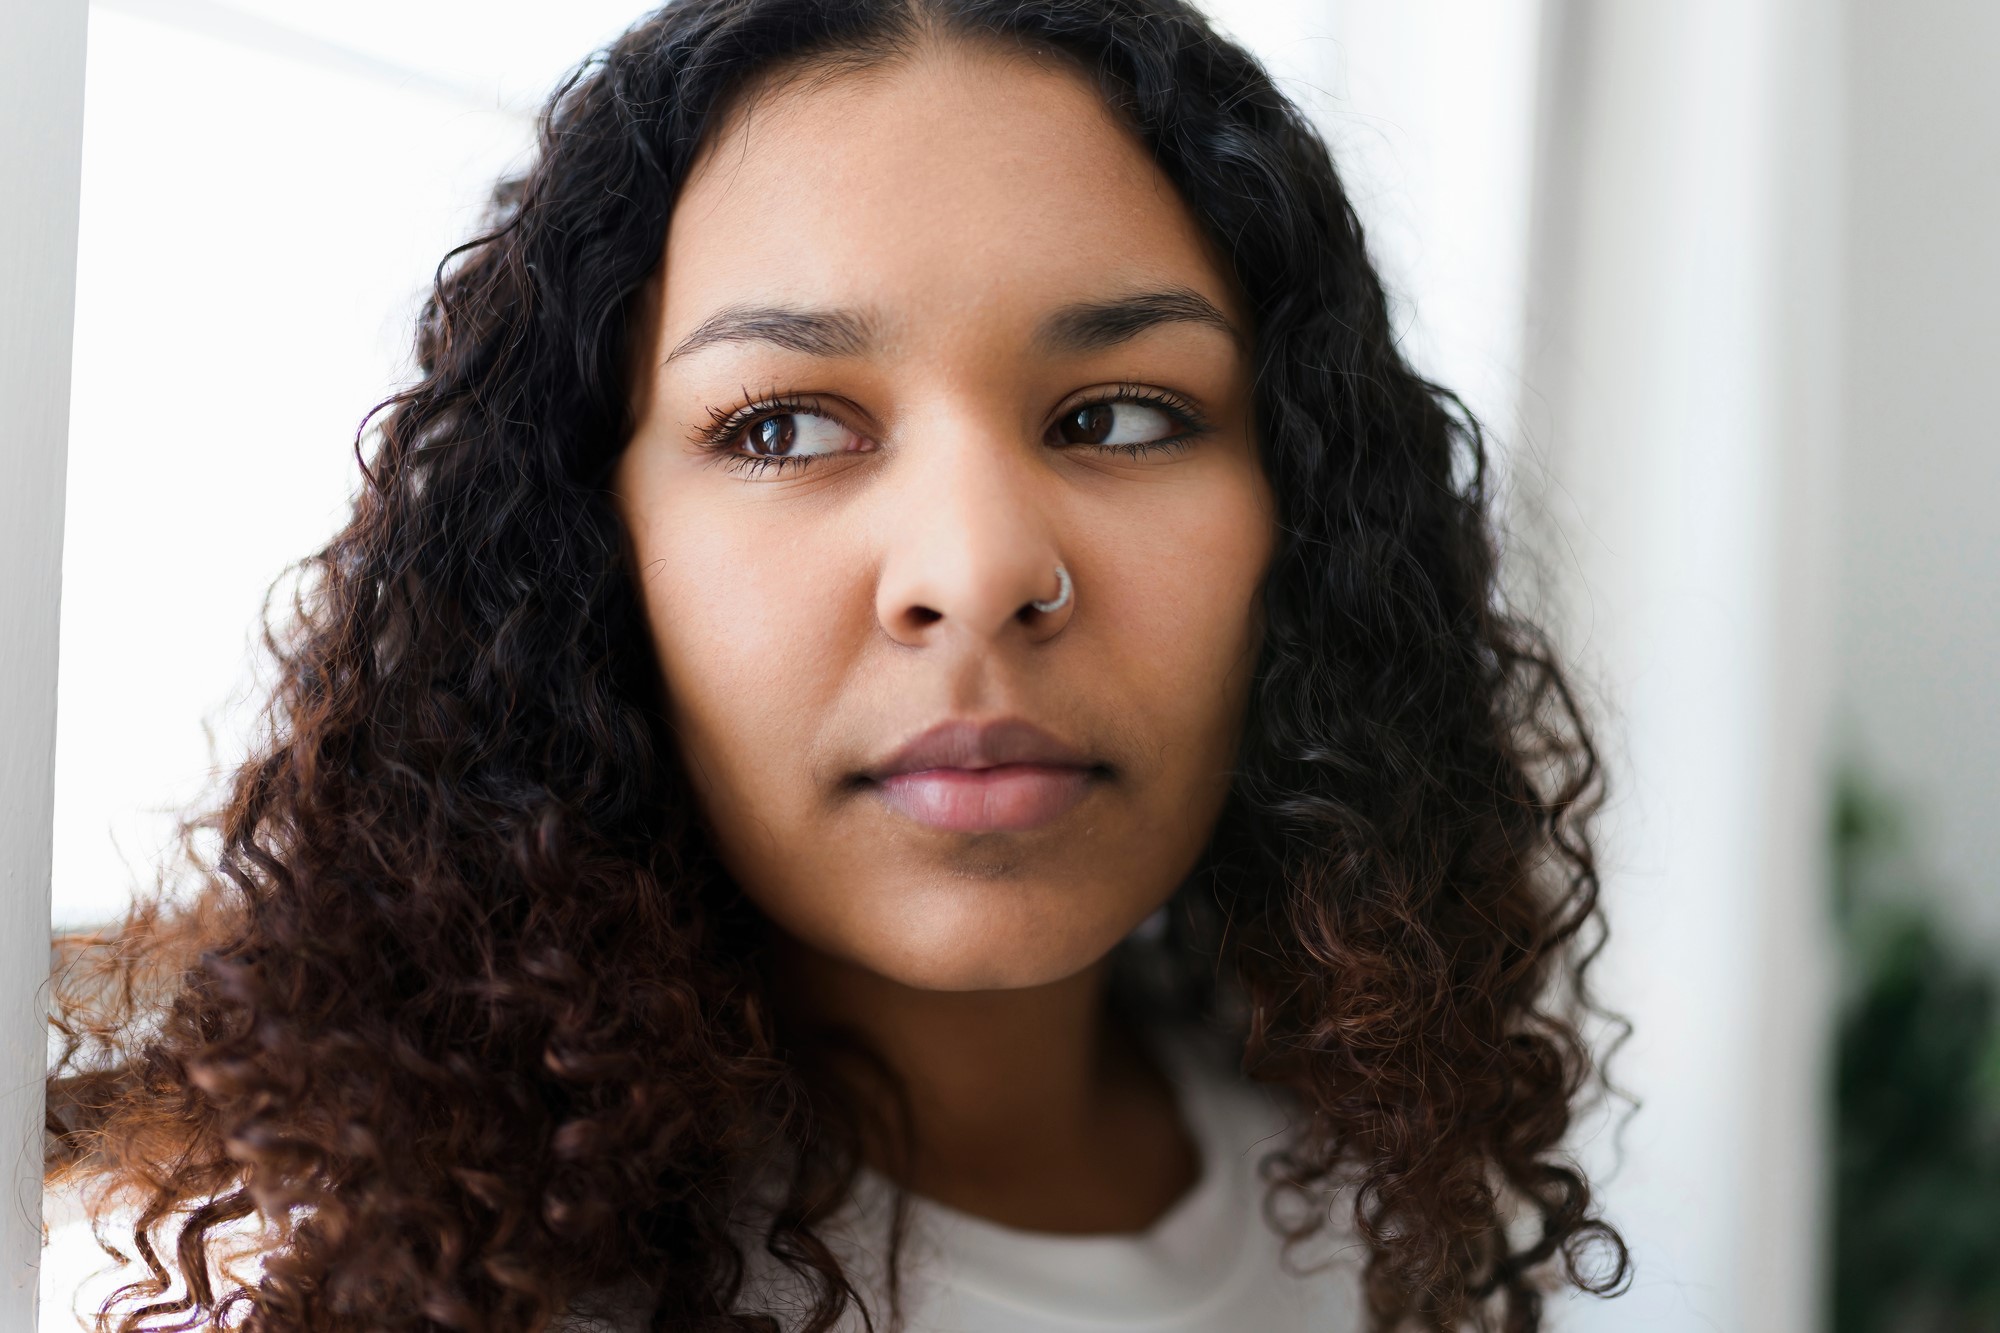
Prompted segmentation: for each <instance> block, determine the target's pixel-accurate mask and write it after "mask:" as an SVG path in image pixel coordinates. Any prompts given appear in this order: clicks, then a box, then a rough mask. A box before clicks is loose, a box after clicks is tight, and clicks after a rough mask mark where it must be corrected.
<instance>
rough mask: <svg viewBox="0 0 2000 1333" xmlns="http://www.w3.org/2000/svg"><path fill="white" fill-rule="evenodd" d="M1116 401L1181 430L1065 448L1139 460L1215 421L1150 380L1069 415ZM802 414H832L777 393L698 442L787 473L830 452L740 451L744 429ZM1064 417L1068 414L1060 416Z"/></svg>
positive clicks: (718, 421) (735, 413)
mask: <svg viewBox="0 0 2000 1333" xmlns="http://www.w3.org/2000/svg"><path fill="white" fill-rule="evenodd" d="M1111 403H1138V404H1141V405H1142V406H1145V407H1154V408H1158V409H1159V410H1160V411H1162V412H1165V413H1166V414H1167V415H1168V416H1169V417H1171V418H1172V419H1173V421H1174V424H1175V425H1176V426H1177V427H1178V428H1179V433H1178V434H1175V435H1169V436H1167V437H1166V438H1165V439H1162V440H1144V441H1141V442H1140V443H1138V444H1106V445H1095V446H1090V445H1066V446H1064V447H1065V448H1071V449H1076V448H1097V449H1100V450H1102V451H1104V452H1106V453H1114V454H1126V455H1128V456H1130V457H1133V458H1139V457H1143V456H1144V455H1146V454H1150V453H1154V452H1156V451H1160V452H1165V451H1170V450H1175V449H1185V448H1186V447H1187V446H1188V445H1190V444H1192V443H1193V442H1194V441H1195V440H1196V439H1198V438H1200V437H1201V436H1202V435H1204V434H1206V433H1207V432H1208V430H1209V424H1208V420H1207V418H1206V417H1204V416H1203V415H1202V414H1201V411H1200V409H1198V408H1197V407H1196V406H1195V405H1194V404H1193V403H1191V402H1189V401H1188V400H1187V399H1185V398H1183V397H1181V396H1180V395H1179V394H1175V393H1169V392H1167V391H1166V390H1164V389H1156V388H1153V387H1151V386H1149V385H1144V384H1119V385H1116V386H1115V387H1114V388H1113V389H1112V391H1111V392H1110V393H1107V394H1101V395H1099V396H1098V397H1095V398H1090V399H1086V400H1085V401H1083V402H1080V403H1076V404H1075V405H1073V406H1071V407H1070V408H1068V409H1067V410H1066V411H1065V412H1064V413H1063V416H1064V417H1067V416H1071V415H1074V414H1075V413H1077V412H1081V411H1082V410H1083V409H1084V408H1086V407H1101V406H1105V405H1108V404H1111ZM792 413H801V414H805V415H809V416H826V415H827V413H826V412H825V411H824V410H823V409H822V408H821V407H820V405H819V403H818V402H816V401H814V400H812V399H810V398H798V397H794V396H792V395H789V394H771V395H768V396H766V397H763V398H760V399H758V400H756V401H755V402H751V403H745V404H744V405H743V406H741V407H738V408H734V409H723V408H711V409H709V414H708V424H707V425H706V426H704V427H702V428H701V429H700V430H699V431H698V432H697V436H696V438H697V442H698V443H699V444H700V445H701V447H702V448H703V449H705V450H708V451H709V452H710V453H711V454H712V455H713V456H714V457H715V458H716V459H717V460H718V461H720V462H722V463H723V464H724V466H726V467H728V468H729V469H730V470H731V471H733V472H738V473H742V474H744V475H747V476H758V475H760V474H762V473H764V472H766V471H769V470H771V469H773V468H775V469H776V470H777V471H778V472H780V473H783V472H785V471H786V470H787V469H789V468H799V467H804V466H806V465H807V464H808V463H811V462H813V461H815V460H816V459H819V458H823V457H825V456H826V455H824V454H747V453H737V452H735V445H736V444H737V442H738V441H739V440H740V438H741V437H742V435H743V433H744V432H745V431H747V430H749V429H750V428H751V427H752V426H755V425H756V424H757V423H759V422H760V421H763V420H766V419H767V418H770V417H780V416H788V415H790V414H792ZM1057 419H1058V420H1061V419H1062V418H1060V417H1059V418H1057Z"/></svg>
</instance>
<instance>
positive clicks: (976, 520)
mask: <svg viewBox="0 0 2000 1333" xmlns="http://www.w3.org/2000/svg"><path fill="white" fill-rule="evenodd" d="M1042 447H1044V446H1042V445H1040V444H1039V443H1034V444H1029V445H1024V444H1023V443H1022V442H1021V441H1019V440H1016V439H1012V438H1008V437H1007V436H1006V434H1005V433H1004V432H1001V431H995V430H990V429H974V428H964V427H961V428H958V429H954V430H942V429H940V430H935V431H929V432H926V433H925V435H924V436H923V438H922V439H921V440H920V441H918V442H915V443H913V444H911V445H909V446H907V447H906V448H905V449H904V450H903V451H902V452H903V457H901V458H899V459H898V460H897V461H898V463H899V464H901V466H899V467H897V468H896V469H895V473H896V475H895V477H894V479H893V483H892V484H891V485H890V486H889V487H888V491H889V493H888V494H886V495H885V496H884V497H883V498H884V500H885V502H886V503H887V504H889V505H890V506H891V514H890V517H889V518H888V520H887V522H886V524H885V526H886V528H887V530H888V532H889V534H890V535H889V540H888V544H887V547H886V549H885V550H884V552H883V556H882V569H881V576H880V581H879V583H878V584H877V587H876V594H875V615H876V619H877V620H878V621H879V622H880V623H881V626H882V628H883V630H884V631H886V632H887V633H888V635H889V637H891V638H892V639H894V640H896V641H897V642H898V643H902V644H906V645H910V646H913V647H914V646H918V645H921V644H925V643H930V642H936V641H939V640H941V639H943V638H946V637H951V636H961V635H962V636H968V637H970V638H972V639H974V640H976V641H978V642H979V643H981V644H992V643H996V642H999V641H1003V640H1005V639H1008V638H1019V639H1020V640H1022V641H1024V642H1028V643H1038V642H1042V641H1045V640H1047V639H1049V638H1051V637H1053V636H1054V635H1056V634H1057V633H1059V632H1060V631H1061V630H1062V628H1063V626H1064V625H1066V624H1067V623H1068V622H1069V619H1070V613H1071V611H1072V610H1073V609H1074V608H1075V606H1076V603H1077V593H1076V590H1075V586H1074V585H1075V582H1076V579H1075V574H1076V571H1075V567H1074V565H1073V564H1071V563H1070V562H1068V561H1065V560H1064V557H1063V552H1062V550H1061V543H1060V542H1059V541H1058V539H1057V533H1056V530H1055V529H1056V526H1057V521H1056V520H1057V515H1056V513H1055V509H1056V505H1055V504H1054V503H1053V500H1054V488H1055V486H1056V485H1057V484H1058V479H1057V478H1056V477H1055V475H1054V474H1053V473H1052V471H1051V470H1050V469H1049V468H1048V467H1046V466H1045V465H1043V463H1042V462H1041V460H1040V459H1039V458H1037V457H1036V456H1035V453H1034V451H1035V450H1039V449H1041V448H1042ZM887 480H889V479H886V478H885V481H887ZM1059 564H1064V565H1067V566H1068V568H1069V574H1070V580H1069V582H1068V584H1067V585H1065V584H1064V583H1063V581H1062V580H1061V579H1060V576H1059V575H1058V574H1057V572H1056V566H1057V565H1059ZM1065 586H1068V587H1069V596H1068V598H1067V599H1066V600H1064V603H1063V605H1061V606H1059V607H1056V608H1055V609H1053V610H1047V611H1044V610H1040V609H1038V608H1036V607H1035V606H1034V605H1033V603H1035V602H1038V601H1039V602H1044V603H1047V602H1053V601H1056V600H1058V598H1059V595H1060V593H1061V591H1062V589H1063V588H1064V587H1065Z"/></svg>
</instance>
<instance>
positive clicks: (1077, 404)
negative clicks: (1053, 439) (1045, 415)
mask: <svg viewBox="0 0 2000 1333" xmlns="http://www.w3.org/2000/svg"><path fill="white" fill-rule="evenodd" d="M1100 403H1138V404H1141V405H1142V406H1145V407H1157V408H1159V409H1160V410H1162V411H1164V412H1167V413H1169V414H1170V415H1172V416H1174V417H1175V418H1176V419H1178V421H1179V422H1180V425H1181V432H1180V434H1178V435H1172V436H1169V437H1168V438H1167V439H1165V440H1159V441H1155V442H1153V444H1154V447H1158V446H1162V445H1167V444H1172V443H1174V442H1177V441H1185V440H1191V439H1194V438H1195V437H1196V436H1198V435H1205V434H1207V433H1208V432H1209V431H1210V430H1212V429H1213V426H1212V424H1211V423H1210V421H1209V419H1208V416H1207V414H1206V413H1204V412H1203V411H1202V410H1201V407H1200V406H1199V405H1198V404H1197V403H1196V402H1195V401H1194V400H1193V399H1192V398H1189V397H1188V396H1186V395H1185V394H1180V393H1175V392H1174V391H1173V390H1172V389H1163V388H1160V387H1159V386H1158V385H1154V384H1140V383H1138V382H1136V381H1133V380H1121V381H1119V382H1118V383H1115V384H1112V385H1109V386H1105V385H1100V386H1098V387H1096V388H1090V389H1083V390H1079V391H1078V392H1077V393H1075V394H1073V395H1071V396H1070V397H1069V398H1068V399H1066V400H1065V401H1064V403H1063V405H1062V406H1061V407H1059V408H1057V409H1056V411H1055V415H1054V416H1053V417H1051V418H1050V420H1049V424H1048V426H1047V427H1046V428H1045V429H1044V433H1045V434H1046V433H1047V431H1049V430H1054V429H1055V427H1056V424H1057V423H1058V422H1060V421H1061V420H1062V419H1063V418H1064V417H1066V416H1069V415H1070V414H1071V413H1072V412H1079V411H1082V410H1083V409H1084V408H1086V407H1095V406H1097V405H1098V404H1100ZM1068 447H1070V448H1076V447H1078V446H1075V445H1071V446H1068ZM1118 447H1119V446H1112V448H1113V450H1114V451H1116V450H1117V448H1118Z"/></svg>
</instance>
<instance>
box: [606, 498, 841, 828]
mask: <svg viewBox="0 0 2000 1333" xmlns="http://www.w3.org/2000/svg"><path fill="white" fill-rule="evenodd" d="M634 519H635V522H634V529H633V530H634V553H635V555H636V557H637V564H638V569H639V579H640V583H639V588H640V595H641V598H642V600H643V603H644V605H645V609H646V616H647V620H648V622H649V627H650V629H651V633H652V639H653V645H654V650H655V653H656V655H657V657H658V660H659V665H660V672H661V675H662V677H663V679H664V682H665V686H666V691H667V702H668V709H669V714H670V716H671V718H672V720H673V723H674V726H675V730H676V732H677V734H678V735H679V737H680V743H681V746H682V748H683V751H684V753H685V755H686V757H687V759H688V760H689V766H690V769H691V771H692V774H693V776H694V778H695V781H696V785H697V788H698V789H699V790H703V791H705V792H707V793H709V794H710V796H711V797H713V798H715V799H714V801H713V804H714V805H715V806H716V807H719V808H722V809H728V808H732V807H734V806H735V805H736V801H735V800H733V799H731V798H736V797H742V796H745V795H749V794H753V793H754V794H756V795H757V797H758V803H759V806H760V807H761V808H763V809H766V810H769V809H770V808H771V803H772V802H773V801H779V802H782V801H783V800H784V799H785V797H786V796H787V795H795V794H797V793H798V792H799V790H800V784H799V783H798V781H797V778H796V774H795V773H793V772H791V771H789V769H790V763H791V762H795V760H796V758H797V757H798V756H799V755H800V754H801V753H802V752H803V751H805V750H807V749H809V748H810V743H811V740H812V736H811V728H812V726H813V720H814V719H815V718H818V717H823V716H825V715H826V710H827V708H828V705H829V703H830V701H831V700H832V699H833V698H834V696H835V695H836V694H837V692H838V689H839V684H840V681H841V679H842V677H843V666H842V663H843V661H844V655H843V648H842V643H843V636H842V635H841V634H840V627H841V625H842V622H843V618H845V617H851V615H852V614H853V610H852V604H853V601H854V598H853V597H852V595H851V591H852V590H851V588H849V587H847V586H844V585H846V584H852V583H853V582H854V581H853V580H852V579H851V578H847V577H845V576H844V575H843V570H845V569H847V568H848V567H849V565H850V562H849V561H846V560H844V559H842V558H841V557H840V556H839V555H838V554H837V553H835V552H832V551H830V550H828V549H827V547H826V545H825V542H824V541H823V540H821V539H817V538H816V539H815V540H814V542H813V543H812V544H811V546H810V547H808V545H807V543H806V542H805V541H804V540H803V536H802V534H801V532H800V530H799V529H798V527H797V525H792V526H790V527H789V529H788V528H786V527H784V526H780V525H776V524H770V523H764V522H760V521H759V516H757V515H754V514H748V513H745V512H742V511H740V510H736V509H734V508H733V507H731V506H729V505H728V504H727V502H723V503H722V505H720V506H719V507H718V506H714V505H711V506H707V507H703V508H695V507H693V506H685V507H683V509H682V511H681V512H676V507H675V506H674V505H672V504H670V503H665V504H659V505H654V506H652V507H651V509H650V510H649V512H646V513H643V514H635V515H634ZM823 536H824V534H820V537H821V538H823ZM780 757H783V758H784V759H785V760H786V761H788V762H787V764H786V767H787V771H786V772H785V773H782V774H780V773H779V772H777V771H775V770H776V768H777V767H778V765H779V761H780Z"/></svg>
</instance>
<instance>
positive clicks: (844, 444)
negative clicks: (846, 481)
mask: <svg viewBox="0 0 2000 1333" xmlns="http://www.w3.org/2000/svg"><path fill="white" fill-rule="evenodd" d="M860 443H861V441H860V437H859V436H857V435H855V434H854V432H852V431H850V430H848V429H847V428H846V427H845V426H843V425H841V424H840V423H839V422H837V421H835V420H833V419H832V418H830V417H823V416H820V415H819V414H818V413H816V412H780V413H778V414H777V415H775V416H768V417H761V418H759V419H758V420H756V421H753V422H751V423H750V424H749V425H748V426H746V427H745V428H744V430H743V437H742V444H741V448H742V450H743V452H744V453H746V454H749V455H750V456H751V457H754V458H788V457H793V456H798V457H812V456H815V455H818V454H837V453H842V452H846V451H849V450H852V449H855V448H857V447H858V446H859V444H860Z"/></svg>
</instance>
